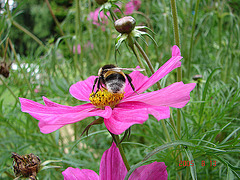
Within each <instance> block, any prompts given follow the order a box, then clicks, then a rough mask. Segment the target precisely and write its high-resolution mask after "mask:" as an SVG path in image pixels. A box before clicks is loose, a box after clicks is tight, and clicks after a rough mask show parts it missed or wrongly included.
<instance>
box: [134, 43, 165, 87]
mask: <svg viewBox="0 0 240 180" xmlns="http://www.w3.org/2000/svg"><path fill="white" fill-rule="evenodd" d="M134 44H135V45H136V47H137V48H138V50H139V51H140V53H141V54H142V56H143V58H144V59H145V61H146V62H147V64H148V67H149V69H150V71H151V73H152V74H154V73H155V72H154V68H153V66H152V63H151V61H150V60H149V58H148V56H147V54H146V53H145V51H144V50H143V49H142V47H141V46H140V44H138V42H137V41H135V43H134ZM157 86H158V89H161V85H160V83H159V82H157Z"/></svg>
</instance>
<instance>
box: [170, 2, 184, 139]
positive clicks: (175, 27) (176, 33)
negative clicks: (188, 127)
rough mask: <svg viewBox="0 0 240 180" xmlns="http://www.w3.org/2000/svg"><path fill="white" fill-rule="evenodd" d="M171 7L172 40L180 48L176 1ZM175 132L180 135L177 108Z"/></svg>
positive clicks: (179, 73) (180, 76)
mask: <svg viewBox="0 0 240 180" xmlns="http://www.w3.org/2000/svg"><path fill="white" fill-rule="evenodd" d="M171 8H172V17H173V30H174V40H175V43H176V45H177V46H178V47H179V48H180V38H179V31H178V18H177V7H176V1H175V0H171ZM177 81H178V82H180V81H182V69H181V67H178V68H177ZM177 133H178V136H179V137H181V114H180V110H179V109H177Z"/></svg>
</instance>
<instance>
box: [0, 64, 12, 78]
mask: <svg viewBox="0 0 240 180" xmlns="http://www.w3.org/2000/svg"><path fill="white" fill-rule="evenodd" d="M10 66H11V64H10V65H7V63H6V62H0V74H1V75H3V76H4V77H5V78H8V76H9V68H10Z"/></svg>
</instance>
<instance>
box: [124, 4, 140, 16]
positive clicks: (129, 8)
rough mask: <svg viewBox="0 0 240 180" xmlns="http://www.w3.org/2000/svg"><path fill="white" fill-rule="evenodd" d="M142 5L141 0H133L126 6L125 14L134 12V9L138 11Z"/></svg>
mask: <svg viewBox="0 0 240 180" xmlns="http://www.w3.org/2000/svg"><path fill="white" fill-rule="evenodd" d="M140 6H141V0H131V1H130V2H128V3H127V4H126V6H125V9H126V10H125V15H129V14H132V13H133V11H137V10H138V9H139V8H140Z"/></svg>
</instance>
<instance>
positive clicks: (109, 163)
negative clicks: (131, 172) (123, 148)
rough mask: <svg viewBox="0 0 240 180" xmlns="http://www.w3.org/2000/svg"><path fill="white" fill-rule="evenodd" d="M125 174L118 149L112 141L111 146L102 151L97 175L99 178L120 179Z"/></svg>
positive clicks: (103, 179) (125, 170)
mask: <svg viewBox="0 0 240 180" xmlns="http://www.w3.org/2000/svg"><path fill="white" fill-rule="evenodd" d="M126 174H127V168H126V167H125V165H124V163H123V160H122V157H121V155H120V152H119V149H118V148H117V147H116V144H115V143H114V142H113V143H112V146H111V147H110V148H109V149H108V150H106V151H105V152H104V153H103V156H102V159H101V164H100V171H99V176H100V179H101V180H106V179H108V180H115V179H116V180H122V179H124V177H125V176H126Z"/></svg>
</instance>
